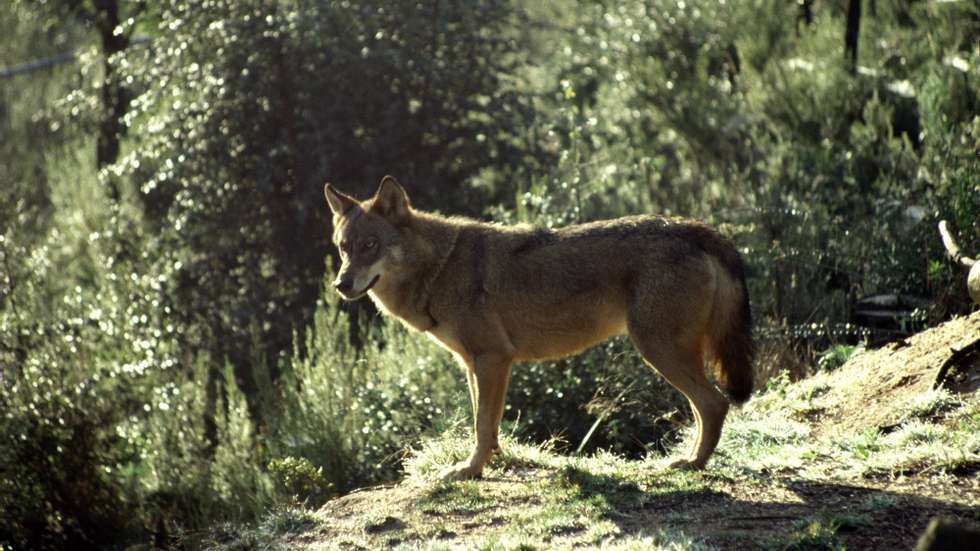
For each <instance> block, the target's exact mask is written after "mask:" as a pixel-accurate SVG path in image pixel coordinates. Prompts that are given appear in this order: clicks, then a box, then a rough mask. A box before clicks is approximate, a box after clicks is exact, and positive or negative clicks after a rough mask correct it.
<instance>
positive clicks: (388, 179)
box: [371, 176, 409, 221]
mask: <svg viewBox="0 0 980 551" xmlns="http://www.w3.org/2000/svg"><path fill="white" fill-rule="evenodd" d="M408 208H409V202H408V195H407V194H406V193H405V189H404V188H402V186H401V184H399V183H398V180H395V178H394V177H393V176H385V177H384V178H382V179H381V185H380V186H378V191H377V192H376V193H375V194H374V199H372V200H371V211H372V212H374V213H377V214H380V215H381V216H384V217H385V218H387V219H389V220H392V221H398V220H401V219H403V218H405V217H406V216H408Z"/></svg>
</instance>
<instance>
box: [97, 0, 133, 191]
mask: <svg viewBox="0 0 980 551" xmlns="http://www.w3.org/2000/svg"><path fill="white" fill-rule="evenodd" d="M93 4H94V7H95V24H96V28H97V29H98V31H99V37H100V38H101V41H102V69H103V81H102V88H101V99H102V117H101V121H100V123H99V136H98V141H97V145H96V165H97V166H98V167H99V168H102V167H104V166H106V165H110V164H112V163H114V162H116V159H117V158H118V157H119V139H120V137H121V136H122V135H123V134H124V133H125V131H126V129H125V127H124V125H123V122H122V121H123V117H124V116H125V115H126V107H127V106H128V104H129V94H128V93H127V91H126V89H125V88H124V87H123V86H122V83H121V82H120V81H119V78H118V77H117V75H116V72H115V68H114V67H113V65H112V63H110V62H109V59H110V58H111V57H112V56H113V55H115V54H117V53H119V52H122V51H123V50H125V49H126V48H127V47H128V46H129V37H128V36H127V35H126V34H125V33H118V34H117V33H116V32H115V30H116V27H118V26H119V22H120V18H119V3H118V1H117V0H95V1H94V2H93ZM110 186H111V189H110V190H109V191H110V194H111V195H112V198H113V199H114V200H118V199H119V189H118V188H117V187H116V186H115V184H110Z"/></svg>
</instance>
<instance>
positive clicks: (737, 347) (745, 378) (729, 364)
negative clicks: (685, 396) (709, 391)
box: [715, 261, 755, 404]
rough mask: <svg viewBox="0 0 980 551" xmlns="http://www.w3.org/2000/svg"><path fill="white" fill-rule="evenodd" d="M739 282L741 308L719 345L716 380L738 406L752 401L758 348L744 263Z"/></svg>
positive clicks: (716, 349)
mask: <svg viewBox="0 0 980 551" xmlns="http://www.w3.org/2000/svg"><path fill="white" fill-rule="evenodd" d="M735 271H736V272H737V273H735V274H732V275H734V276H735V279H736V281H738V282H739V287H740V288H741V289H740V291H741V292H740V293H739V294H738V302H739V305H738V306H737V307H736V308H735V311H733V312H731V315H730V316H729V319H728V320H726V321H727V325H728V327H727V328H726V329H725V330H724V331H723V332H722V334H721V338H720V339H719V340H718V342H716V344H715V354H716V356H717V363H716V366H715V369H716V378H717V380H718V386H720V387H721V389H722V390H724V391H725V393H726V394H728V397H729V399H731V401H732V402H734V403H736V404H743V403H745V402H746V401H748V399H749V396H750V395H751V394H752V388H753V387H752V385H753V370H752V361H753V360H754V358H755V345H754V344H753V343H752V308H751V307H750V305H749V291H748V288H747V287H746V285H745V274H744V271H743V268H742V263H741V261H739V262H738V264H737V269H736V270H735Z"/></svg>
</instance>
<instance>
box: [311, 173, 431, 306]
mask: <svg viewBox="0 0 980 551" xmlns="http://www.w3.org/2000/svg"><path fill="white" fill-rule="evenodd" d="M323 192H324V194H325V195H326V197H327V204H328V205H330V210H331V211H333V227H334V232H333V242H334V245H336V246H337V249H338V250H339V251H340V259H341V264H340V269H339V270H338V271H337V279H335V280H334V282H333V286H334V288H336V289H337V292H339V293H340V294H341V295H342V296H343V297H344V298H346V299H348V300H353V299H356V298H359V297H361V296H363V295H364V294H365V293H367V292H368V291H369V290H370V289H371V288H372V287H374V285H375V284H376V283H378V281H380V280H381V278H383V277H385V274H386V272H391V271H392V270H396V269H398V268H399V267H400V265H401V264H402V263H403V260H404V243H403V241H404V238H403V237H402V232H401V231H399V228H401V227H403V226H404V225H405V224H406V223H407V222H408V220H409V218H410V217H411V215H412V213H411V206H410V205H409V202H408V196H407V195H406V194H405V190H404V189H403V188H402V186H401V185H400V184H399V183H398V181H397V180H395V179H394V178H393V177H391V176H385V177H384V178H382V180H381V185H380V186H379V187H378V191H377V192H375V194H374V197H372V198H371V199H368V200H367V201H363V202H361V201H358V200H356V199H354V198H353V197H350V196H349V195H346V194H344V193H341V192H340V191H337V189H335V188H334V187H333V186H332V185H330V184H327V185H326V186H324V189H323Z"/></svg>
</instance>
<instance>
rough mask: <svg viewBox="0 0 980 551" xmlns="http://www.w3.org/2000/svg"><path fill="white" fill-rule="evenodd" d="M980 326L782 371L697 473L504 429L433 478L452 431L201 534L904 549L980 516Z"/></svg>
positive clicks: (957, 325) (463, 444) (281, 541)
mask: <svg viewBox="0 0 980 551" xmlns="http://www.w3.org/2000/svg"><path fill="white" fill-rule="evenodd" d="M978 335H980V312H975V313H974V314H973V315H972V316H969V317H963V318H958V319H955V320H953V321H951V322H949V323H947V324H944V325H942V326H940V327H937V328H935V329H932V330H930V331H926V332H924V333H921V334H919V335H916V336H914V337H912V338H910V339H908V340H906V341H901V342H899V343H896V344H894V345H892V346H889V347H886V348H883V349H880V350H875V351H868V352H858V353H857V354H856V355H854V356H852V358H851V359H850V360H849V361H848V362H847V363H846V364H844V365H843V366H840V367H839V368H837V369H833V370H829V371H823V372H821V373H819V374H818V375H816V376H814V377H811V378H809V379H806V380H803V381H800V382H798V383H793V384H790V383H788V382H787V381H785V380H777V381H775V382H773V383H771V384H770V385H769V386H768V388H766V389H765V390H764V391H762V392H761V393H760V394H759V395H758V396H756V397H754V399H753V400H752V401H750V402H749V403H748V404H747V405H746V406H745V407H744V408H743V409H742V410H740V411H738V412H735V413H734V414H733V415H732V416H731V417H730V420H729V423H728V424H727V426H726V430H725V432H724V436H723V439H722V443H721V445H720V446H719V450H718V452H717V454H716V455H715V457H714V459H713V460H712V462H711V463H710V465H709V469H708V470H706V471H704V472H677V471H671V470H667V469H666V465H667V463H668V462H669V460H668V459H667V458H664V457H659V456H650V457H647V458H646V459H644V460H639V461H629V460H625V459H622V458H621V457H618V456H615V455H611V454H606V453H599V454H596V455H592V456H589V457H569V456H563V455H558V454H556V453H553V452H552V451H550V450H549V447H548V446H529V445H525V444H522V443H520V442H516V441H513V440H512V439H511V440H509V441H505V444H504V450H505V451H504V453H503V454H502V456H500V457H498V458H496V459H495V460H494V461H493V462H492V463H491V468H490V469H489V470H488V472H487V473H485V477H484V479H483V480H479V481H468V482H450V483H443V482H437V481H435V479H436V476H437V473H438V470H439V468H440V467H441V466H443V465H446V464H449V463H451V462H452V461H454V460H456V459H458V458H459V457H461V456H463V455H464V454H465V451H466V449H467V446H468V441H467V439H466V438H465V437H464V436H463V435H460V434H451V435H446V436H445V437H443V438H441V439H437V440H431V441H428V442H426V443H425V445H424V446H423V447H422V448H421V449H418V450H415V451H414V452H413V453H412V455H411V457H409V458H408V459H407V461H406V476H405V479H404V480H403V481H401V482H400V483H398V484H396V485H393V486H386V487H377V488H370V489H365V490H362V491H356V492H354V493H352V494H349V495H347V496H345V497H342V498H339V499H336V500H333V501H330V502H328V503H327V504H326V505H325V506H324V507H322V508H321V509H319V510H307V509H305V508H303V507H300V506H297V507H294V508H287V509H281V510H279V511H277V512H275V513H274V514H272V515H270V516H269V517H267V518H266V519H265V521H264V522H263V523H262V524H261V525H259V526H258V527H257V528H253V529H247V530H243V529H241V528H236V527H233V526H224V527H220V528H216V529H215V530H213V531H212V532H211V533H210V534H208V535H207V536H206V537H205V539H206V542H203V543H205V545H206V546H210V547H213V548H217V549H277V548H305V549H375V548H398V549H457V548H466V549H553V548H570V547H581V546H586V547H602V548H603V549H746V548H753V549H754V548H767V549H842V548H848V549H909V548H911V547H912V546H913V545H914V542H915V541H916V539H917V538H918V535H919V534H920V533H921V531H922V530H923V529H924V528H925V526H926V524H927V523H928V521H929V519H930V518H932V517H933V516H936V515H946V516H952V517H957V518H959V519H962V520H965V521H967V522H971V523H977V522H980V480H978V478H977V476H976V473H977V471H978V470H980V396H978V394H977V393H976V392H975V388H971V387H969V386H964V385H965V384H968V382H969V381H971V380H973V381H975V380H976V378H977V375H978V374H980V354H978V353H976V347H977V344H976V343H977V342H978ZM958 350H963V351H964V352H965V353H959V354H957V353H956V352H955V351H958ZM970 350H973V352H970ZM951 357H952V358H953V359H954V362H953V363H954V365H951V364H950V362H949V360H950V358H951ZM949 388H954V389H957V390H966V391H967V392H963V393H958V392H955V391H951V390H949ZM690 436H693V435H689V437H690ZM687 444H688V443H687V442H683V443H681V445H680V447H684V446H686V445H687ZM197 537H201V536H200V535H198V536H195V538H197Z"/></svg>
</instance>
